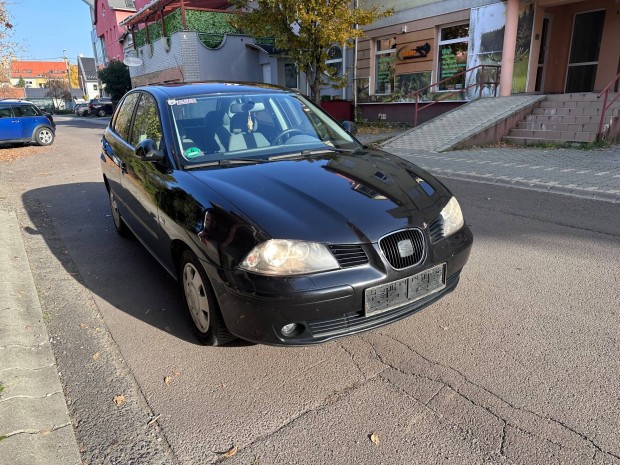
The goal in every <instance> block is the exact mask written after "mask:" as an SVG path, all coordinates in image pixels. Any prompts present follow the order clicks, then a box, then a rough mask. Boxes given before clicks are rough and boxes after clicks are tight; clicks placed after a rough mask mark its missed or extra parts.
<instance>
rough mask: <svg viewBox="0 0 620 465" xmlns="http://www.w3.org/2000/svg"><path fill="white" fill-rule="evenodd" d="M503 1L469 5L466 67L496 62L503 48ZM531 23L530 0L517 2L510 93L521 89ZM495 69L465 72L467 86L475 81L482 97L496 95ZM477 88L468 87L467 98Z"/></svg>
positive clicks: (530, 38) (524, 74)
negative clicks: (479, 86)
mask: <svg viewBox="0 0 620 465" xmlns="http://www.w3.org/2000/svg"><path fill="white" fill-rule="evenodd" d="M506 10H507V7H506V3H505V2H500V3H493V4H492V5H487V6H483V7H480V8H472V9H471V16H470V23H469V24H470V36H469V52H468V53H469V57H468V62H469V68H474V67H476V66H478V65H500V64H501V62H502V49H503V47H504V32H505V29H506ZM533 22H534V6H533V4H532V3H531V2H530V1H526V2H523V1H522V2H521V6H520V8H519V26H518V28H517V44H516V49H515V64H514V71H513V78H512V93H513V94H515V93H519V92H525V87H526V83H527V76H528V65H529V60H530V43H531V40H532V27H533ZM496 74H497V69H496V68H488V69H486V68H485V71H484V76H483V75H482V70H481V68H478V69H477V70H475V71H472V72H470V73H468V76H467V86H470V85H473V84H475V83H480V84H481V85H482V96H483V97H491V96H494V95H499V89H496V88H495V85H494V82H495V80H496V79H495V75H496ZM479 92H480V89H479V88H478V87H472V88H471V89H469V91H468V97H469V98H470V99H471V98H476V97H477V96H478V95H479Z"/></svg>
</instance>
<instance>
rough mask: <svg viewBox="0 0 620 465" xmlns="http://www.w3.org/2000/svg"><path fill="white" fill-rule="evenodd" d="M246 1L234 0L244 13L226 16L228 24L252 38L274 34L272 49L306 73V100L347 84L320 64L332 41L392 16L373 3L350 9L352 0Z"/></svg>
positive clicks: (348, 38)
mask: <svg viewBox="0 0 620 465" xmlns="http://www.w3.org/2000/svg"><path fill="white" fill-rule="evenodd" d="M249 4H250V0H235V6H236V7H237V9H238V10H239V11H240V12H243V14H239V15H235V16H234V17H233V18H232V19H231V23H232V24H233V26H235V27H237V28H239V29H241V30H242V31H244V33H246V34H249V35H250V36H253V37H255V38H267V37H271V38H273V39H274V40H275V47H276V49H278V50H282V51H283V52H284V53H285V54H286V55H287V56H288V57H289V59H290V60H291V62H293V63H294V64H295V66H296V67H297V69H298V70H299V71H302V72H303V73H305V75H306V80H307V81H308V85H309V87H310V98H311V99H312V100H313V101H314V102H316V103H319V102H320V99H321V87H322V86H324V85H327V84H334V83H335V86H336V87H343V86H344V85H346V77H341V78H339V77H337V76H336V72H335V71H336V70H335V69H334V68H333V67H331V66H328V65H327V64H326V63H325V61H326V60H328V59H329V53H328V52H329V50H330V49H331V48H332V47H333V46H334V45H348V46H352V45H353V41H354V39H355V38H359V37H362V36H363V35H364V32H363V31H362V30H361V29H359V28H357V27H356V25H357V26H365V25H367V24H370V23H372V22H374V21H376V20H377V19H379V18H384V17H386V16H390V15H391V14H392V10H387V11H380V10H379V7H378V6H374V7H372V8H370V9H363V8H353V7H352V2H351V0H330V1H325V0H258V1H257V4H258V7H257V8H256V9H253V10H250V9H249Z"/></svg>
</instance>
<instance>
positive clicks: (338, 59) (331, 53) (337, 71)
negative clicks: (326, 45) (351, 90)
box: [325, 45, 342, 76]
mask: <svg viewBox="0 0 620 465" xmlns="http://www.w3.org/2000/svg"><path fill="white" fill-rule="evenodd" d="M327 56H328V57H329V58H328V59H327V60H325V64H326V65H327V66H328V67H330V68H333V74H332V75H333V76H342V49H341V48H340V47H336V46H335V45H334V46H333V47H332V48H330V49H329V50H328V52H327Z"/></svg>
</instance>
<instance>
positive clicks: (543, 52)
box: [534, 15, 551, 92]
mask: <svg viewBox="0 0 620 465" xmlns="http://www.w3.org/2000/svg"><path fill="white" fill-rule="evenodd" d="M550 26H551V16H549V15H545V17H544V19H543V27H542V32H541V34H540V51H539V52H538V68H537V70H536V86H535V87H534V92H541V91H542V90H543V89H544V88H545V85H544V83H545V65H546V64H547V56H548V55H547V54H548V52H549V28H550Z"/></svg>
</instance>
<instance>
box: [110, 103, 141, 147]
mask: <svg viewBox="0 0 620 465" xmlns="http://www.w3.org/2000/svg"><path fill="white" fill-rule="evenodd" d="M139 96H140V94H139V93H137V92H135V93H133V94H129V95H127V97H125V98H124V99H123V101H122V102H121V105H120V108H119V109H118V111H117V112H116V116H115V117H114V122H113V123H112V129H114V132H116V133H117V134H118V135H119V136H120V137H121V138H122V139H123V140H125V141H127V142H129V125H130V124H131V116H132V115H133V110H134V108H135V107H136V102H137V101H138V97H139Z"/></svg>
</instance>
